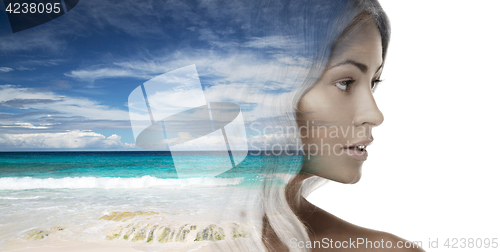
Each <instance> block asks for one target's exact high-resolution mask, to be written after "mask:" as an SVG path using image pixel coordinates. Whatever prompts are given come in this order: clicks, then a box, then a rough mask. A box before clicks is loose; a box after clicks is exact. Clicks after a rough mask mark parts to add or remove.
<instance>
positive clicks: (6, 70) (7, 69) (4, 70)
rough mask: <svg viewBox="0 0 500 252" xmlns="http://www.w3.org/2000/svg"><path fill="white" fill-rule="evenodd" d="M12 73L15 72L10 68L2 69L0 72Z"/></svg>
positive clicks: (0, 68)
mask: <svg viewBox="0 0 500 252" xmlns="http://www.w3.org/2000/svg"><path fill="white" fill-rule="evenodd" d="M10 71H14V69H12V68H10V67H0V72H4V73H7V72H10Z"/></svg>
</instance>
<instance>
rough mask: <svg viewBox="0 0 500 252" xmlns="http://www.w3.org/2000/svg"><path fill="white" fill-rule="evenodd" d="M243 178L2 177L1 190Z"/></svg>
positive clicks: (224, 182) (209, 183) (176, 184)
mask: <svg viewBox="0 0 500 252" xmlns="http://www.w3.org/2000/svg"><path fill="white" fill-rule="evenodd" d="M242 181H243V178H187V179H159V178H155V177H151V176H143V177H140V178H112V177H98V178H96V177H66V178H57V179H54V178H46V179H39V178H32V177H23V178H0V190H26V189H62V188H70V189H77V188H105V189H113V188H146V187H161V188H183V187H218V186H228V185H237V184H239V183H241V182H242Z"/></svg>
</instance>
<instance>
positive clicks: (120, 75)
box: [0, 0, 307, 151]
mask: <svg viewBox="0 0 500 252" xmlns="http://www.w3.org/2000/svg"><path fill="white" fill-rule="evenodd" d="M200 3H201V4H199V5H197V7H196V8H192V6H190V5H188V4H185V3H184V2H181V1H164V2H158V1H98V0H90V1H81V2H79V3H78V5H77V6H76V7H75V8H73V9H72V10H71V11H69V12H67V13H66V14H64V15H62V16H60V17H58V18H56V19H54V20H52V21H50V22H47V23H44V24H42V25H39V26H36V27H33V28H30V29H27V30H24V31H20V32H17V33H12V30H11V28H10V26H9V20H8V17H7V15H6V12H1V13H0V150H2V151H8V150H141V149H140V148H138V147H137V146H136V145H135V140H134V135H133V132H132V130H131V127H130V125H131V124H130V121H129V118H130V117H129V111H128V105H127V102H128V96H129V94H130V93H131V92H132V91H133V90H134V89H135V88H137V87H138V86H140V85H141V84H143V83H144V82H146V81H148V80H149V79H151V78H153V77H155V76H158V75H161V74H164V73H167V72H169V71H172V70H175V69H178V68H181V67H185V66H188V65H191V64H195V65H196V67H197V70H198V74H199V76H200V81H201V85H202V88H203V89H204V92H205V96H206V97H207V99H208V100H211V101H232V102H236V103H238V104H239V105H240V107H241V109H242V111H243V112H244V113H245V120H246V121H247V122H249V121H255V120H258V119H259V118H260V117H265V116H264V115H263V114H262V113H257V112H256V111H262V110H265V107H266V106H267V107H269V106H271V105H270V104H266V103H265V102H264V103H263V102H261V101H262V99H263V97H267V98H268V99H269V97H271V99H270V100H272V98H273V97H276V98H278V97H283V96H284V95H286V94H287V93H289V92H290V90H291V88H290V87H289V86H287V85H288V84H287V83H289V82H287V81H284V79H286V78H281V77H275V79H273V78H272V77H271V78H269V76H272V74H270V73H274V72H279V71H284V69H287V71H294V72H303V71H304V70H305V68H304V65H305V64H307V59H306V58H304V57H303V55H300V53H291V51H290V49H294V48H297V47H300V46H302V45H301V44H300V43H301V42H300V41H298V40H295V39H293V38H290V37H285V36H284V35H283V34H280V33H279V32H273V31H267V32H265V31H261V30H258V29H252V28H250V27H249V24H250V23H251V22H250V19H251V18H252V17H251V16H250V13H249V12H248V8H250V7H248V6H247V7H243V6H242V2H240V1H234V2H233V3H231V4H230V5H228V6H225V8H224V9H219V8H217V6H216V5H213V4H210V2H200ZM228 20H229V21H230V22H229V21H228ZM258 20H260V22H264V21H265V18H260V19H258ZM283 42H285V43H286V44H285V45H283ZM252 82H260V83H261V85H253V86H254V87H252V85H249V83H252ZM263 82H266V83H265V85H263V84H264V83H263ZM228 90H245V93H244V94H242V93H240V94H237V93H228V92H229V91H228ZM252 111H254V112H255V113H253V112H252Z"/></svg>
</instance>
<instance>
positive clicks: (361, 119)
mask: <svg viewBox="0 0 500 252" xmlns="http://www.w3.org/2000/svg"><path fill="white" fill-rule="evenodd" d="M381 66H382V42H381V36H380V32H379V30H378V28H377V26H376V24H375V21H374V20H373V19H370V20H369V21H367V22H364V23H363V24H360V25H358V26H357V27H355V28H354V29H353V30H352V31H351V33H350V34H349V35H348V36H346V37H345V38H344V39H342V40H341V41H339V42H338V43H337V45H336V47H335V49H334V50H333V52H332V56H331V58H330V60H329V63H328V65H327V67H326V69H325V71H324V72H323V74H322V76H321V77H320V78H319V80H318V81H317V82H316V84H315V85H314V86H313V87H312V88H311V89H310V90H309V91H308V92H307V93H306V94H305V95H304V96H303V97H302V99H301V100H300V102H299V104H298V111H297V123H298V125H299V131H300V134H301V137H302V141H303V144H304V146H303V148H304V151H305V156H304V162H303V166H302V171H303V172H305V173H308V174H313V175H317V176H320V177H324V178H327V179H330V180H334V181H338V182H342V183H356V182H357V181H359V179H360V177H361V166H362V164H363V162H364V160H366V158H367V155H368V153H367V151H366V149H364V150H363V146H366V145H368V144H370V142H371V141H372V140H373V137H372V135H371V129H372V128H373V127H375V126H378V125H380V124H381V123H382V121H383V120H384V117H383V115H382V113H381V112H380V110H379V109H378V107H377V104H376V103H375V99H374V97H373V92H372V91H373V88H374V86H376V84H377V83H378V81H379V78H380V74H381V71H382V69H381ZM356 145H358V146H360V148H358V147H356Z"/></svg>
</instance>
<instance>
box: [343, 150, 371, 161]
mask: <svg viewBox="0 0 500 252" xmlns="http://www.w3.org/2000/svg"><path fill="white" fill-rule="evenodd" d="M343 150H344V151H345V153H346V154H347V155H349V156H351V157H352V158H354V159H356V160H359V161H365V160H366V159H367V158H368V151H366V148H365V149H364V150H362V151H361V150H359V149H357V148H356V147H351V148H347V147H344V148H343Z"/></svg>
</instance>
